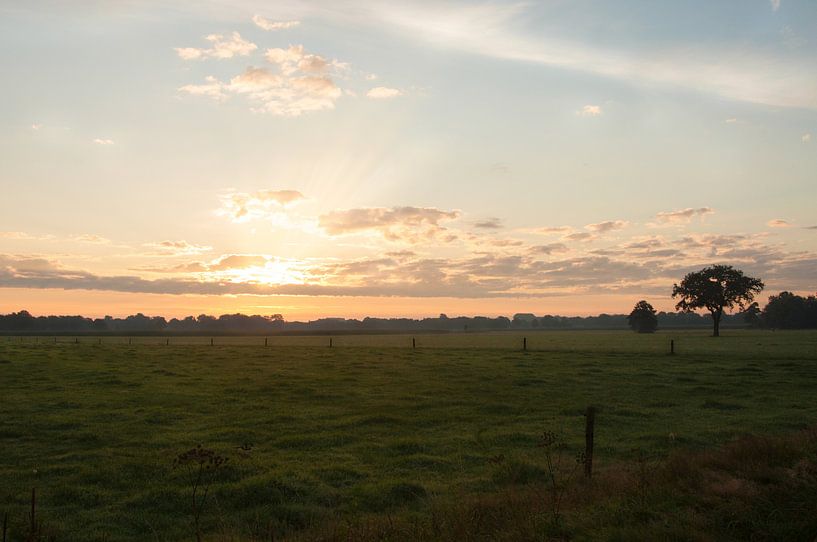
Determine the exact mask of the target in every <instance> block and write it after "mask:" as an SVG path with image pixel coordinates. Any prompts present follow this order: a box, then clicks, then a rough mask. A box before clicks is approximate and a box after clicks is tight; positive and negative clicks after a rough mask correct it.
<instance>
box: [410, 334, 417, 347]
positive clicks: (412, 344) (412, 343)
mask: <svg viewBox="0 0 817 542" xmlns="http://www.w3.org/2000/svg"><path fill="white" fill-rule="evenodd" d="M411 347H412V348H417V339H415V338H414V337H412V338H411Z"/></svg>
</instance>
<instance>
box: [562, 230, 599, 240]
mask: <svg viewBox="0 0 817 542" xmlns="http://www.w3.org/2000/svg"><path fill="white" fill-rule="evenodd" d="M595 238H596V236H595V235H593V234H592V233H590V232H586V231H582V232H575V233H569V234H567V235H565V236H564V239H567V240H568V241H592V240H593V239H595Z"/></svg>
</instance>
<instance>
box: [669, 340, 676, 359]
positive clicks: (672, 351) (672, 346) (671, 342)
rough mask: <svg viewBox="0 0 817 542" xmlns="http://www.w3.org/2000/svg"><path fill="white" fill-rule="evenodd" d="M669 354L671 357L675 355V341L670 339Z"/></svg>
mask: <svg viewBox="0 0 817 542" xmlns="http://www.w3.org/2000/svg"><path fill="white" fill-rule="evenodd" d="M669 353H670V355H673V354H675V339H670V341H669Z"/></svg>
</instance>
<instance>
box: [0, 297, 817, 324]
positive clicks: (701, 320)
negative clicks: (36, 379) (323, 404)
mask: <svg viewBox="0 0 817 542" xmlns="http://www.w3.org/2000/svg"><path fill="white" fill-rule="evenodd" d="M784 293H785V292H784ZM782 295H783V294H781V296H782ZM788 295H791V294H788ZM795 297H797V296H795ZM786 299H787V300H788V298H786ZM800 299H802V298H800ZM809 299H812V300H813V299H814V298H809ZM655 316H656V319H657V324H658V327H659V328H661V329H666V328H697V327H707V326H711V319H710V318H709V316H702V315H700V314H697V313H680V312H679V313H671V312H659V313H657V314H656V315H655ZM798 321H799V320H798ZM812 321H813V320H812ZM787 322H788V321H787ZM723 323H724V325H726V326H729V327H745V326H747V325H749V324H750V323H751V322H748V321H747V319H746V317H745V316H744V315H743V313H739V314H732V315H724V320H723ZM627 327H628V317H627V315H625V314H600V315H598V316H588V317H580V316H551V315H545V316H535V315H533V314H528V313H520V314H516V315H514V317H513V318H507V317H504V316H499V317H496V318H488V317H484V316H474V317H466V316H458V317H448V316H446V315H445V314H441V315H439V316H438V317H436V318H422V319H412V318H363V319H360V320H357V319H346V318H321V319H318V320H312V321H309V322H297V321H293V322H287V321H285V320H284V318H283V317H282V316H281V315H280V314H274V315H271V316H260V315H252V316H248V315H244V314H223V315H221V316H208V315H205V314H202V315H199V316H195V317H194V316H188V317H186V318H172V319H170V320H168V319H166V318H164V317H161V316H145V315H144V314H141V313H139V314H135V315H132V316H128V317H126V318H113V317H110V316H106V317H104V318H86V317H83V316H32V315H31V314H30V313H29V312H28V311H20V312H15V313H11V314H6V315H0V332H5V333H104V334H117V333H119V334H124V335H128V334H163V333H166V334H180V335H183V334H189V335H197V334H201V335H203V334H247V335H257V334H275V333H307V332H336V331H345V332H381V333H386V332H410V331H419V332H450V331H502V330H537V329H542V330H545V329H550V330H553V329H626V328H627ZM774 327H790V326H789V325H788V324H786V325H781V324H777V325H775V326H774Z"/></svg>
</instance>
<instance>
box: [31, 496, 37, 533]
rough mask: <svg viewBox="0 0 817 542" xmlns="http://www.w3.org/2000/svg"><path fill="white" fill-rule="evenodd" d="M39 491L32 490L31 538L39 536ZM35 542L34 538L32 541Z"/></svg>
mask: <svg viewBox="0 0 817 542" xmlns="http://www.w3.org/2000/svg"><path fill="white" fill-rule="evenodd" d="M36 513H37V489H36V488H33V487H32V488H31V533H30V536H32V537H33V536H35V535H36V534H37V516H36ZM31 540H33V538H32V539H31Z"/></svg>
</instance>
